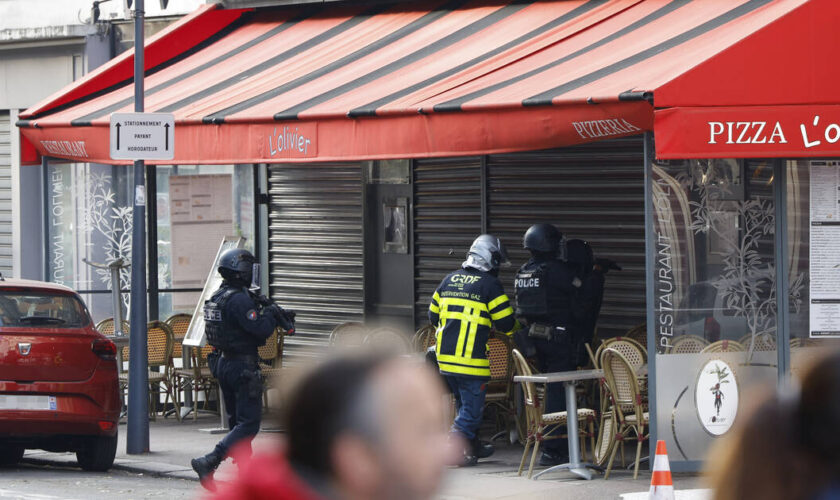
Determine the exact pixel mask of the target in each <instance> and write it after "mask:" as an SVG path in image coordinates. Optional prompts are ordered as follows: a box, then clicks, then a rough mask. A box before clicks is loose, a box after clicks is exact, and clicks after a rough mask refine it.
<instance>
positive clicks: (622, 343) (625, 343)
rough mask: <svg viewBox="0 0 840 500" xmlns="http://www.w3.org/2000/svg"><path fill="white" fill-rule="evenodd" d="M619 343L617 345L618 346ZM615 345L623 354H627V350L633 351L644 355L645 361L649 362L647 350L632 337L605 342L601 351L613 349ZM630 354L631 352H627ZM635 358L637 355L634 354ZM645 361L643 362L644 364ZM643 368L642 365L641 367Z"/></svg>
mask: <svg viewBox="0 0 840 500" xmlns="http://www.w3.org/2000/svg"><path fill="white" fill-rule="evenodd" d="M616 343H617V344H616ZM613 344H616V345H618V346H619V347H618V350H619V351H621V352H622V353H624V352H625V350H627V349H631V350H634V351H637V352H639V353H640V354H641V355H642V359H643V360H647V348H646V347H645V346H643V345H642V344H641V343H639V341H637V340H634V339H632V338H630V337H613V338H610V339H606V340H604V342H603V343H602V344H601V350H603V349H606V348H607V347H613ZM627 352H630V351H627ZM632 356H633V357H635V354H632ZM644 363H645V361H643V362H642V364H644ZM640 366H641V365H640Z"/></svg>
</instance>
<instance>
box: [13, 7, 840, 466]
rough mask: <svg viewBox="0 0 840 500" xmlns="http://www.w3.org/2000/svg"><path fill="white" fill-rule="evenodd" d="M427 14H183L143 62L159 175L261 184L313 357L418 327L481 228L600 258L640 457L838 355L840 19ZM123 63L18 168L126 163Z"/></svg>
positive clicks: (275, 280)
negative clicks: (838, 51) (386, 325)
mask: <svg viewBox="0 0 840 500" xmlns="http://www.w3.org/2000/svg"><path fill="white" fill-rule="evenodd" d="M432 4H433V5H432ZM432 4H430V3H429V2H423V3H411V2H398V3H388V4H381V3H376V4H364V3H352V4H346V5H345V4H336V5H332V6H330V7H323V6H321V7H314V8H313V7H311V6H303V7H301V6H292V7H282V8H280V7H275V8H260V9H231V8H228V9H225V8H223V7H222V6H215V5H208V6H207V7H205V8H203V9H200V10H199V11H198V12H196V13H195V14H192V15H190V16H188V17H187V18H184V19H183V20H182V21H181V22H179V23H178V24H176V25H174V26H172V27H171V28H170V29H168V30H167V31H165V32H163V33H161V34H160V35H158V36H157V37H155V38H153V39H152V40H150V41H149V42H148V44H147V55H146V60H147V77H146V89H147V97H146V109H147V110H148V111H150V112H167V113H173V114H174V116H175V123H176V125H175V160H173V161H171V162H167V165H168V166H158V167H156V168H175V167H177V166H179V165H203V166H214V165H216V166H218V165H229V166H231V168H233V169H234V171H242V170H243V169H244V170H246V171H247V172H250V173H249V174H248V175H251V174H253V177H252V178H253V182H252V183H251V184H250V185H248V184H242V186H243V187H242V189H246V190H247V189H249V186H250V189H252V192H251V193H250V195H251V196H252V198H253V200H254V204H255V209H254V221H255V222H254V227H255V229H254V235H253V239H254V242H255V243H254V248H255V249H256V250H258V251H259V252H260V254H261V258H262V259H263V261H264V262H265V263H266V264H267V265H266V266H264V268H265V269H266V271H265V276H264V279H263V282H264V283H267V284H268V287H269V289H270V293H271V295H272V296H273V297H274V298H276V299H277V300H278V301H280V302H281V303H283V304H284V305H289V306H290V307H292V308H294V309H297V310H299V311H300V315H299V317H300V318H301V324H300V328H299V331H300V332H301V335H300V338H299V339H297V340H296V343H295V344H294V345H292V346H291V350H292V352H296V353H297V354H298V355H300V356H305V355H309V354H313V353H316V352H317V351H318V349H320V348H321V346H323V344H324V339H325V336H326V334H327V333H328V332H329V330H330V329H331V328H332V327H334V326H335V325H337V324H338V323H341V322H344V321H348V320H366V321H370V322H376V321H378V320H382V319H387V320H389V321H391V322H396V323H397V324H404V325H406V327H407V328H409V327H411V326H414V325H418V324H421V323H422V321H423V319H422V318H423V311H424V309H425V307H426V305H427V303H428V297H429V296H430V295H431V292H432V290H433V289H434V287H435V285H436V284H437V282H438V281H439V279H440V277H441V276H442V275H443V274H445V272H447V271H449V270H451V268H454V267H456V266H458V264H459V263H460V261H461V260H462V258H463V254H464V253H465V251H466V248H467V247H468V245H469V242H470V241H471V240H472V238H473V237H474V236H475V235H477V234H479V233H481V232H488V231H489V232H494V233H496V234H499V235H500V236H501V237H502V239H503V240H504V241H505V242H506V243H507V244H508V246H510V247H517V246H518V241H519V238H521V235H522V233H523V232H524V230H525V229H526V228H527V227H528V226H529V225H530V224H531V223H534V222H542V221H549V222H553V223H555V224H557V225H558V226H559V227H560V228H561V229H563V230H564V232H566V234H567V235H568V236H569V237H580V238H584V239H587V240H589V241H590V242H591V243H592V244H593V247H594V249H595V251H596V253H597V254H598V255H599V256H604V257H610V258H612V259H614V260H617V261H618V262H619V263H620V264H622V266H623V267H624V270H623V271H621V272H620V273H611V274H610V275H609V276H608V282H607V283H608V284H607V293H606V296H605V301H604V306H603V309H602V315H601V318H600V320H599V336H600V337H601V338H606V337H610V336H615V335H620V334H621V333H623V332H625V331H627V330H629V329H630V328H631V327H633V326H635V325H637V324H640V323H646V327H647V348H648V352H649V358H648V368H649V374H650V376H649V389H648V390H649V394H650V403H651V439H665V440H666V441H667V442H668V447H669V450H671V463H672V466H673V467H674V468H675V469H676V470H680V469H683V470H688V469H696V468H698V467H699V466H700V465H701V464H702V460H703V458H704V455H705V452H706V451H707V449H708V447H709V446H710V445H711V443H712V442H714V440H715V439H716V438H717V437H718V436H721V435H724V434H725V433H726V432H727V431H728V430H729V427H730V426H731V425H732V423H733V422H734V421H736V420H737V419H738V409H739V407H740V406H741V405H740V404H739V400H743V399H744V398H747V397H748V396H749V394H750V393H751V392H753V391H754V390H755V388H756V387H758V386H760V385H772V384H776V383H779V384H781V383H785V382H784V381H785V380H786V378H787V377H788V374H790V373H793V374H794V375H796V374H797V373H800V372H801V369H802V367H803V366H805V365H806V364H807V361H808V359H811V358H812V357H813V356H814V355H815V353H816V352H818V351H820V350H822V349H824V348H825V347H826V346H829V345H833V343H834V340H833V338H835V337H836V336H840V324H837V319H836V318H837V317H840V315H838V314H837V311H836V310H837V309H838V308H840V274H838V273H840V271H838V270H837V269H835V268H836V267H837V266H836V261H837V258H838V251H837V250H836V248H837V247H838V243H840V103H838V102H837V96H836V91H835V89H836V82H837V81H838V79H840V70H838V68H837V67H836V65H832V64H830V61H831V60H832V58H831V55H832V54H831V48H832V47H837V46H839V45H840V39H838V38H840V35H838V34H837V33H836V30H834V29H833V27H832V26H830V25H829V24H830V21H829V20H830V19H834V18H836V17H837V14H840V12H838V10H840V7H838V6H837V5H835V3H834V2H831V1H828V0H812V1H806V0H775V1H774V0H740V1H735V2H733V1H729V0H728V1H723V0H721V1H699V0H698V1H688V0H674V1H664V0H663V1H657V0H635V1H634V0H627V1H621V0H608V1H592V0H590V1H585V0H569V1H544V2H539V1H535V2H516V3H510V2H503V1H491V0H486V1H479V0H476V1H450V2H433V3H432ZM327 49H329V50H327ZM131 66H132V59H131V54H126V55H125V56H122V57H120V58H117V59H115V60H113V61H112V62H111V63H109V64H108V65H106V66H105V67H103V68H102V69H100V70H98V71H96V72H94V73H92V74H91V75H89V76H88V77H86V78H85V79H83V80H81V81H79V82H77V83H76V84H74V85H73V86H72V87H69V88H67V89H65V90H63V91H62V92H60V93H58V94H56V95H54V96H52V97H51V98H49V99H47V100H45V101H44V102H42V103H40V104H38V105H37V106H34V107H33V108H30V109H29V110H27V112H26V113H24V114H22V115H21V121H19V122H18V126H19V127H20V130H21V133H22V135H23V137H24V138H25V139H26V143H27V144H28V145H29V146H30V147H32V151H31V153H32V154H33V155H34V154H35V153H36V152H37V154H40V155H42V156H43V157H44V158H45V160H44V162H43V164H44V165H48V164H49V163H51V162H57V161H67V160H69V161H73V162H80V163H90V164H110V165H113V164H119V163H120V162H116V161H113V160H110V158H109V142H108V141H109V137H108V125H109V122H108V117H109V116H110V114H111V113H113V112H118V111H127V110H130V107H131V95H132V94H131V92H132V90H131V86H130V77H131ZM234 165H235V167H233V166H234ZM44 168H48V166H45V167H44ZM129 168H130V167H126V170H128V169H129ZM524 258H525V255H524V253H522V251H521V250H519V249H516V251H515V252H514V260H515V261H517V262H518V261H521V260H524ZM508 272H511V271H508ZM504 279H505V280H506V281H505V282H506V283H510V282H512V281H511V276H509V275H505V276H504ZM710 344H713V346H712V347H711V348H710V349H707V350H706V351H705V352H699V351H700V350H701V349H702V348H703V347H704V346H706V345H710ZM698 345H699V346H700V347H696V346H698ZM692 346H694V347H692ZM721 351H722V352H721Z"/></svg>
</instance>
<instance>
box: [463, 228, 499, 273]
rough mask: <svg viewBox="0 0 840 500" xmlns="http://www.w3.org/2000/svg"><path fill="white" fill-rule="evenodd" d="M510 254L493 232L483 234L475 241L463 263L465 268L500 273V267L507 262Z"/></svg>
mask: <svg viewBox="0 0 840 500" xmlns="http://www.w3.org/2000/svg"><path fill="white" fill-rule="evenodd" d="M507 260H508V256H507V251H506V250H505V246H504V245H502V241H501V240H500V239H499V238H497V237H495V236H493V235H492V234H482V235H481V236H479V237H478V238H476V239H475V241H473V244H472V246H470V251H469V252H468V253H467V260H465V261H464V263H463V264H462V265H463V267H465V268H472V269H475V270H478V271H483V272H486V273H491V274H494V275H498V274H499V268H500V267H501V266H502V264H503V263H505V262H507Z"/></svg>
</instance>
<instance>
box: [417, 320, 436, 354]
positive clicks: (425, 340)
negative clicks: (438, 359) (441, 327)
mask: <svg viewBox="0 0 840 500" xmlns="http://www.w3.org/2000/svg"><path fill="white" fill-rule="evenodd" d="M436 332H437V329H436V328H435V327H434V325H426V326H424V327H423V328H421V329H419V330H417V332H416V333H415V334H414V338H413V339H412V340H411V344H412V347H413V348H414V352H419V353H421V354H422V353H425V352H426V349H428V348H429V347H432V346H433V345H435V342H436V340H437V339H436V337H435V333H436Z"/></svg>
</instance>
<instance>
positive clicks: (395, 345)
mask: <svg viewBox="0 0 840 500" xmlns="http://www.w3.org/2000/svg"><path fill="white" fill-rule="evenodd" d="M362 344H363V345H365V346H368V348H370V349H374V350H382V351H387V352H391V353H394V354H408V353H410V352H411V345H410V341H409V339H408V337H407V336H406V335H405V334H403V333H401V332H399V331H398V330H395V329H393V328H389V327H387V326H383V327H381V328H376V329H374V330H372V331H371V332H370V333H368V334H367V335H365V338H364V340H363V341H362Z"/></svg>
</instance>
